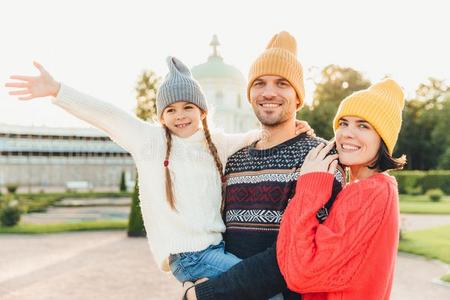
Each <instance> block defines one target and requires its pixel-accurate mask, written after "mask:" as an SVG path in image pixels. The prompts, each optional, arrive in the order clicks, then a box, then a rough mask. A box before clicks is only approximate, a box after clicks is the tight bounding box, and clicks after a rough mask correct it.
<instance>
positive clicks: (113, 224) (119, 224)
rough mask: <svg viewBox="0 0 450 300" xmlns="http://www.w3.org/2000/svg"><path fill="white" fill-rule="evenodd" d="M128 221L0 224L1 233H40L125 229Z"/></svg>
mask: <svg viewBox="0 0 450 300" xmlns="http://www.w3.org/2000/svg"><path fill="white" fill-rule="evenodd" d="M127 227H128V221H92V222H80V223H60V224H19V225H16V226H13V227H2V226H0V234H2V233H18V234H19V233H20V234H22V233H23V234H41V233H59V232H68V231H90V230H126V229H127Z"/></svg>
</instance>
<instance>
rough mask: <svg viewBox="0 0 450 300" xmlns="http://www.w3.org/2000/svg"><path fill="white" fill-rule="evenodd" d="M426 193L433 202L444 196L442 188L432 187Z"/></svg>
mask: <svg viewBox="0 0 450 300" xmlns="http://www.w3.org/2000/svg"><path fill="white" fill-rule="evenodd" d="M426 195H427V196H428V198H430V200H431V201H432V202H439V201H441V199H442V197H443V196H444V192H443V191H442V190H441V189H431V190H428V191H427V193H426Z"/></svg>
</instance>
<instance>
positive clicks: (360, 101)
mask: <svg viewBox="0 0 450 300" xmlns="http://www.w3.org/2000/svg"><path fill="white" fill-rule="evenodd" d="M404 105H405V97H404V94H403V91H402V89H401V87H400V86H399V85H398V84H397V82H395V81H394V80H392V79H385V80H383V81H381V82H379V83H376V84H374V85H372V86H371V87H369V88H368V89H366V90H362V91H358V92H355V93H353V94H351V95H350V96H348V97H347V98H345V99H344V100H342V102H341V104H340V105H339V108H338V111H337V113H336V116H335V117H334V121H333V128H334V130H335V131H336V128H338V126H339V119H341V118H342V117H345V116H354V117H358V118H362V119H364V120H366V121H367V122H369V123H370V124H371V125H372V126H373V127H374V128H375V130H376V131H377V132H378V134H379V135H380V137H381V138H382V139H383V141H384V143H385V144H386V146H387V148H388V151H389V154H391V155H392V153H393V150H394V147H395V144H396V143H397V139H398V134H399V132H400V127H401V125H402V110H403V107H404Z"/></svg>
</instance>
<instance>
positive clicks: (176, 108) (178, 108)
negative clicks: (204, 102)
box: [161, 101, 206, 138]
mask: <svg viewBox="0 0 450 300" xmlns="http://www.w3.org/2000/svg"><path fill="white" fill-rule="evenodd" d="M205 117H206V113H204V112H202V111H201V110H200V108H198V107H197V106H196V105H194V104H192V103H190V102H186V101H178V102H175V103H173V104H171V105H169V106H167V107H166V108H165V109H164V111H163V113H162V115H161V123H162V124H163V125H166V126H167V128H169V130H170V132H171V133H173V134H175V135H176V136H179V137H181V138H187V137H190V136H191V135H193V134H194V133H195V132H196V131H197V130H198V129H199V128H200V122H201V121H202V120H203V119H204V118H205Z"/></svg>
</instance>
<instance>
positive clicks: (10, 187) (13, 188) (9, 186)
mask: <svg viewBox="0 0 450 300" xmlns="http://www.w3.org/2000/svg"><path fill="white" fill-rule="evenodd" d="M18 188H19V185H18V184H17V183H9V184H7V185H6V189H7V190H8V193H10V194H15V193H16V191H17V189H18Z"/></svg>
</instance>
